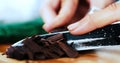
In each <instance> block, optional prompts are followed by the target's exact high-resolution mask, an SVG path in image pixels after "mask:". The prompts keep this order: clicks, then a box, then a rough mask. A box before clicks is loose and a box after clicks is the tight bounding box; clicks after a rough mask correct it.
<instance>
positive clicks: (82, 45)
mask: <svg viewBox="0 0 120 63" xmlns="http://www.w3.org/2000/svg"><path fill="white" fill-rule="evenodd" d="M56 34H63V36H64V38H65V39H66V40H67V41H66V42H67V44H68V45H71V44H72V47H73V48H74V49H76V50H77V51H82V50H91V49H98V48H104V47H110V46H120V24H119V23H118V24H111V25H108V26H106V27H103V28H100V29H97V30H94V31H92V32H89V33H87V34H83V35H77V36H76V35H72V34H70V32H69V31H63V32H56V33H50V34H43V35H40V36H41V37H43V38H47V37H50V36H53V35H56ZM23 40H24V39H23ZM23 40H21V41H18V42H16V43H15V44H13V45H12V46H22V45H23V44H22V41H23Z"/></svg>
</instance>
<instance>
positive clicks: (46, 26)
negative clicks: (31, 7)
mask: <svg viewBox="0 0 120 63" xmlns="http://www.w3.org/2000/svg"><path fill="white" fill-rule="evenodd" d="M43 29H44V30H45V31H47V32H49V31H50V27H49V25H48V24H44V25H43Z"/></svg>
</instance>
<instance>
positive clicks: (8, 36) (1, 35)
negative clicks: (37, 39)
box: [0, 17, 46, 43]
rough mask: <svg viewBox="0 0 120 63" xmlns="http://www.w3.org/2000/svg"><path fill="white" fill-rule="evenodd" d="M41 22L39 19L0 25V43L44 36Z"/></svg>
mask: <svg viewBox="0 0 120 63" xmlns="http://www.w3.org/2000/svg"><path fill="white" fill-rule="evenodd" d="M42 25H43V20H42V19H41V18H40V17H39V18H36V19H33V20H30V21H25V22H21V23H10V24H2V23H0V43H14V42H16V41H19V40H21V39H23V38H25V37H29V36H32V35H40V34H45V33H46V32H45V31H44V30H43V29H42Z"/></svg>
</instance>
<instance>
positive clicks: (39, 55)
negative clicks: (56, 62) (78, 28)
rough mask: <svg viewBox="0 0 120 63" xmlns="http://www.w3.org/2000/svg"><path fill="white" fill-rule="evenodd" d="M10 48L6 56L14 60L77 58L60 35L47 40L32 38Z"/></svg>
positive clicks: (37, 37) (74, 51) (38, 37)
mask: <svg viewBox="0 0 120 63" xmlns="http://www.w3.org/2000/svg"><path fill="white" fill-rule="evenodd" d="M18 44H19V45H16V44H15V45H12V46H10V47H9V48H8V49H7V51H6V55H7V57H9V58H15V59H19V60H22V59H31V60H34V59H52V58H60V57H65V56H68V57H77V56H78V52H77V51H76V50H75V49H73V48H72V47H71V46H69V45H68V44H67V43H66V40H65V38H64V36H63V35H62V34H56V35H54V36H50V37H48V38H42V37H40V36H37V35H36V36H32V37H28V38H26V39H24V40H23V41H21V42H18Z"/></svg>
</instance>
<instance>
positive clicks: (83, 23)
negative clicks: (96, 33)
mask: <svg viewBox="0 0 120 63" xmlns="http://www.w3.org/2000/svg"><path fill="white" fill-rule="evenodd" d="M119 20H120V2H116V3H113V4H111V5H109V6H108V7H106V8H104V9H103V10H100V11H97V12H95V13H94V14H88V15H87V16H85V17H84V18H83V19H82V20H80V21H78V22H76V23H74V24H71V25H69V26H68V29H69V30H70V32H71V33H72V34H74V35H80V34H85V33H87V32H90V31H93V30H95V29H97V28H101V27H104V26H106V25H109V24H112V23H113V22H116V21H119Z"/></svg>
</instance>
